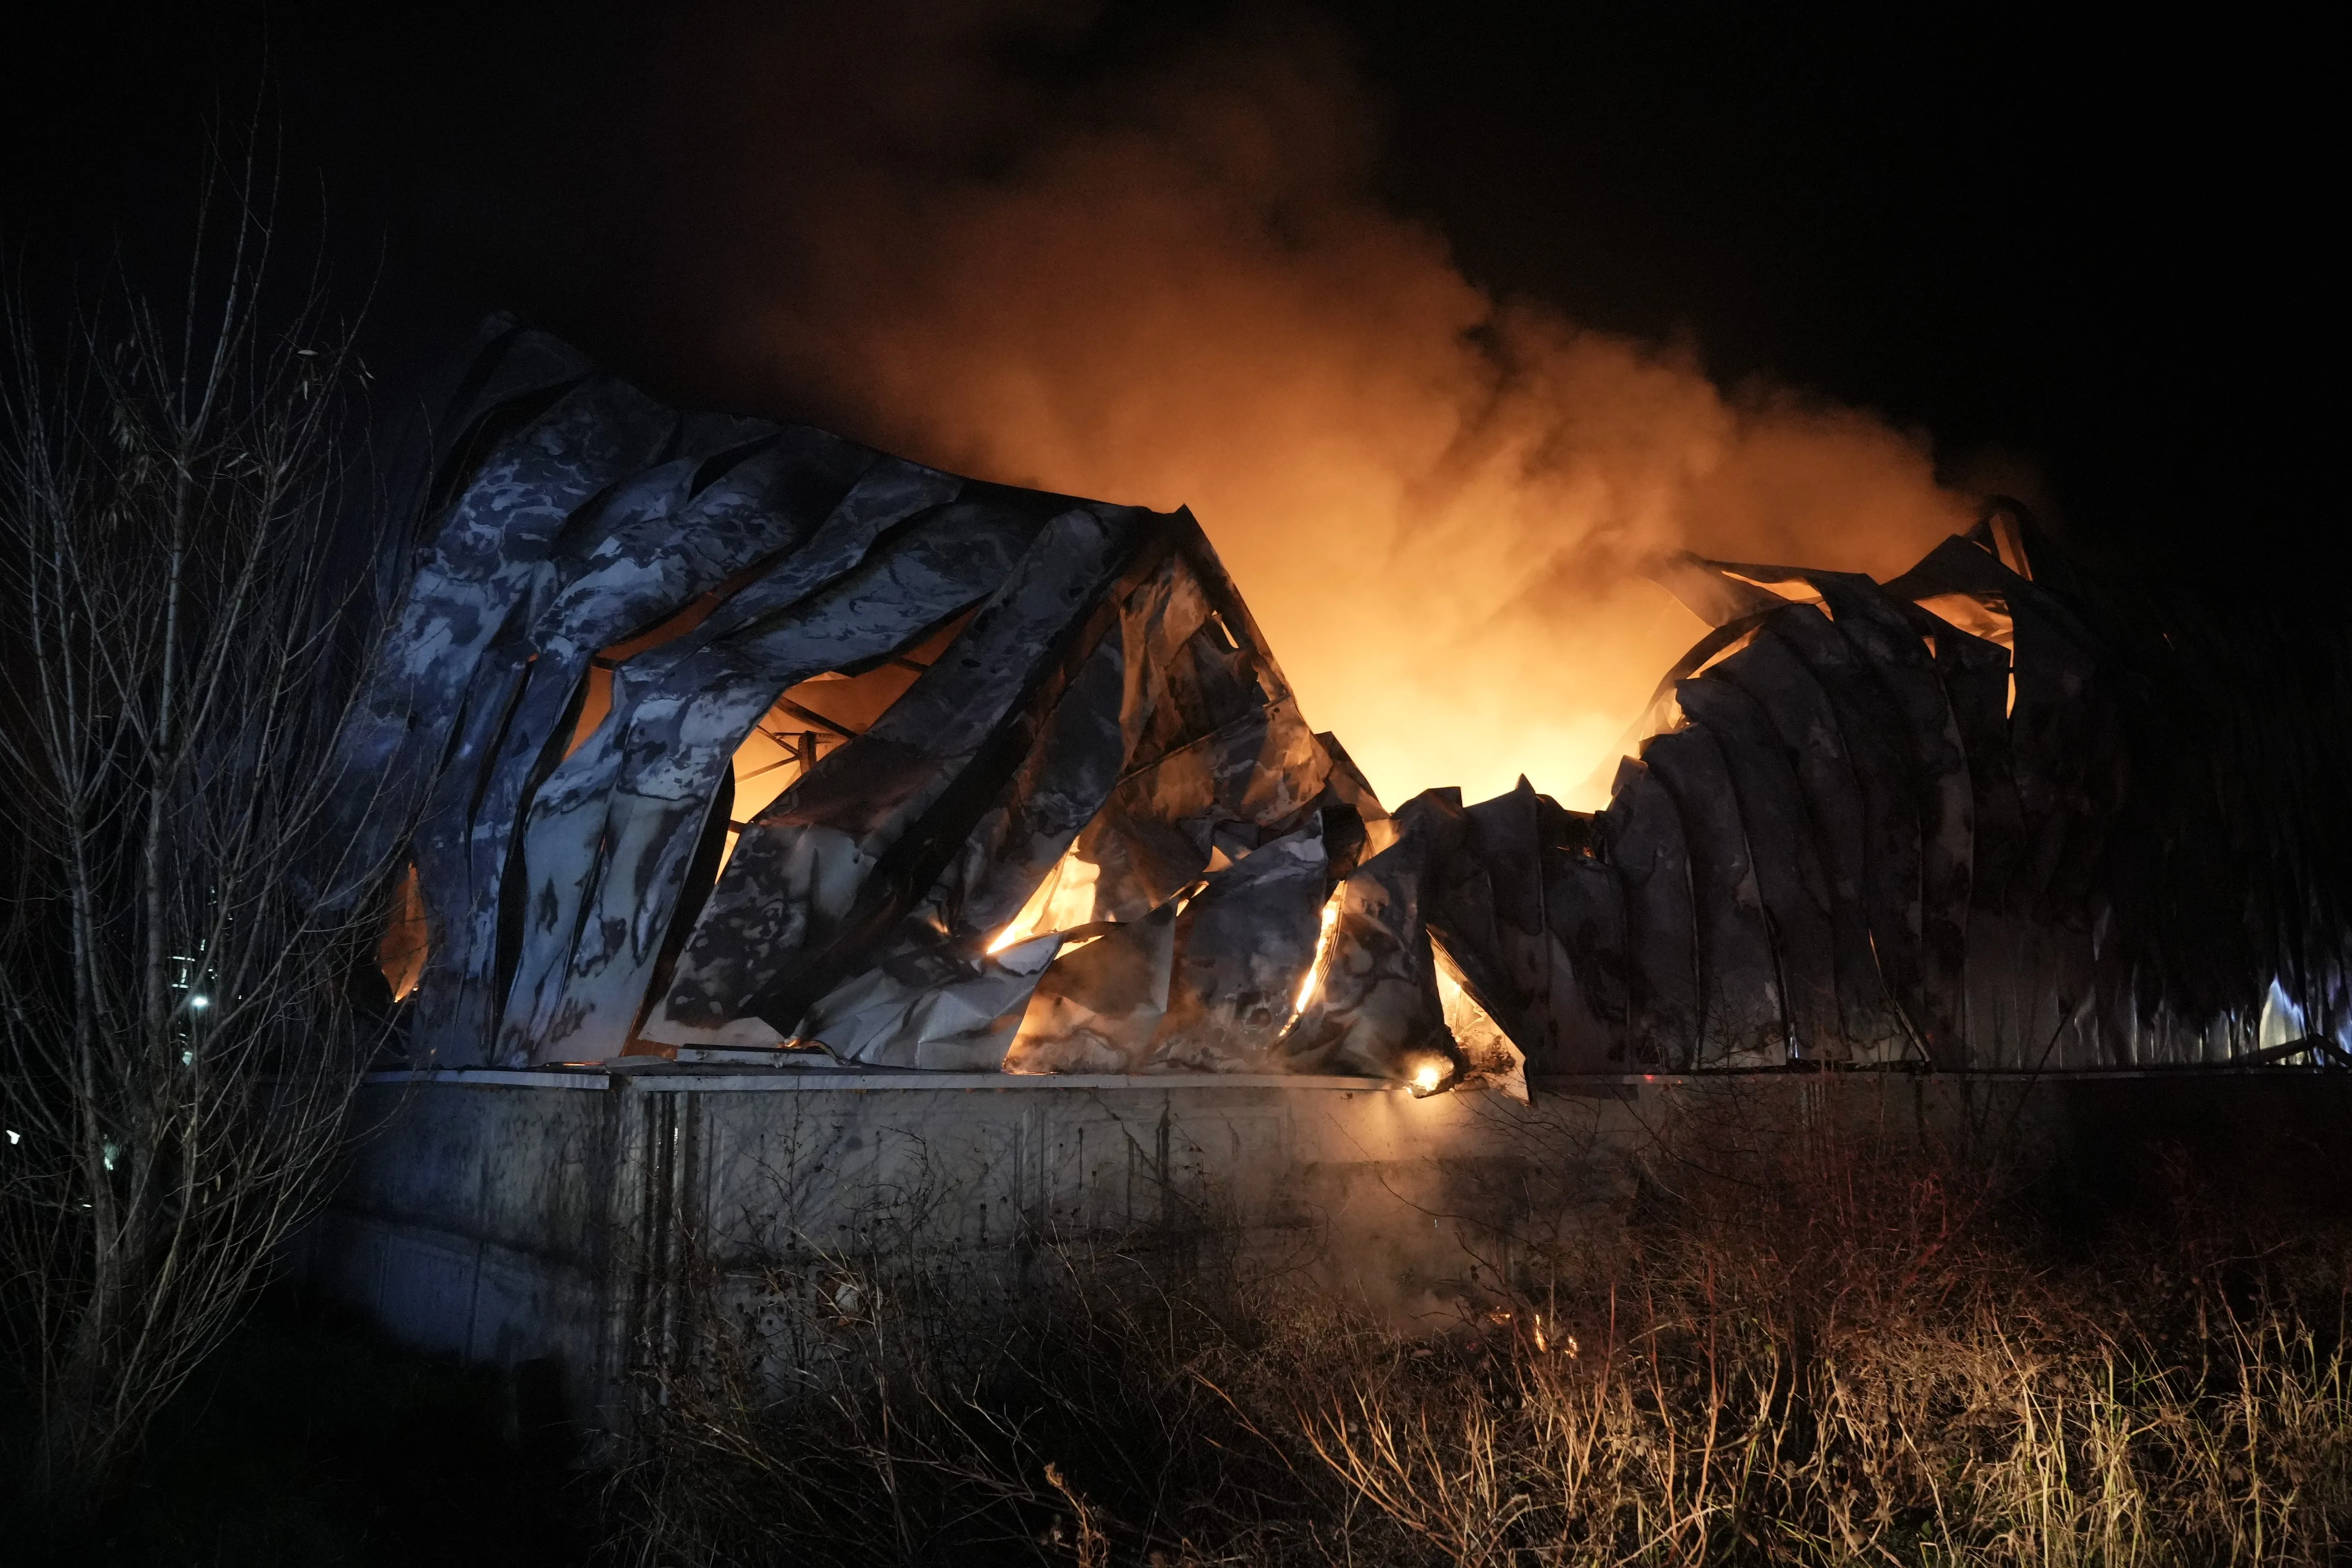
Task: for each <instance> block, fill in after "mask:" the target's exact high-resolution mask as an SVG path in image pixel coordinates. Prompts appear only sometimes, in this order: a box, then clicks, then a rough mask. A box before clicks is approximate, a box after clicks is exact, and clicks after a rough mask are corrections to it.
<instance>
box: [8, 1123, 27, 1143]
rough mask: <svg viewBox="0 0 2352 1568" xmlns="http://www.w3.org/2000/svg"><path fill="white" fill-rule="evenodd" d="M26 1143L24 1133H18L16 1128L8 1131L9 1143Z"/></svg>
mask: <svg viewBox="0 0 2352 1568" xmlns="http://www.w3.org/2000/svg"><path fill="white" fill-rule="evenodd" d="M24 1141H25V1135H24V1134H23V1133H22V1132H19V1131H16V1129H15V1128H13V1127H11V1128H10V1129H8V1142H11V1143H22V1142H24Z"/></svg>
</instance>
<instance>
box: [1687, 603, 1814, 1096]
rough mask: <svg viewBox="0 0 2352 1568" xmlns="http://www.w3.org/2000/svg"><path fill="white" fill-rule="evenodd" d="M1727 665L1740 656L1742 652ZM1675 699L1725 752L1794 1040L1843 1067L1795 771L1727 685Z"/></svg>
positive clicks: (1747, 701) (1768, 724)
mask: <svg viewBox="0 0 2352 1568" xmlns="http://www.w3.org/2000/svg"><path fill="white" fill-rule="evenodd" d="M1732 657H1733V658H1744V657H1746V650H1742V652H1741V653H1739V654H1735V655H1733V656H1732ZM1717 668H1718V669H1720V668H1722V667H1721V666H1717ZM1675 691H1676V695H1677V697H1678V699H1679V700H1680V701H1681V703H1682V706H1683V711H1684V712H1685V713H1686V714H1688V715H1689V716H1690V720H1691V722H1692V724H1693V725H1694V726H1695V727H1696V728H1699V729H1703V730H1705V731H1706V732H1707V733H1708V734H1710V735H1712V736H1714V737H1715V741H1716V743H1717V745H1718V746H1720V747H1722V748H1723V754H1724V763H1725V767H1726V771H1727V773H1728V775H1729V777H1730V780H1731V786H1732V791H1733V794H1734V795H1736V796H1737V798H1738V805H1739V816H1740V820H1741V822H1742V823H1743V824H1744V825H1745V826H1746V827H1747V830H1748V852H1749V853H1750V855H1752V856H1753V858H1754V865H1755V874H1756V881H1757V886H1758V889H1759V892H1760V894H1761V896H1762V898H1763V901H1764V908H1765V910H1766V911H1767V912H1768V914H1769V917H1770V923H1771V935H1772V946H1773V952H1774V957H1775V958H1776V960H1777V962H1778V963H1779V965H1780V990H1781V998H1782V1002H1783V1004H1784V1005H1785V1006H1786V1008H1787V1011H1788V1021H1789V1028H1790V1036H1791V1038H1792V1039H1793V1041H1794V1043H1795V1045H1796V1047H1797V1049H1798V1051H1799V1053H1800V1054H1801V1056H1802V1057H1804V1058H1807V1059H1811V1060H1832V1061H1833V1060H1839V1059H1842V1058H1843V1056H1844V1054H1845V1053H1844V1040H1843V1023H1842V1021H1841V1019H1840V1015H1839V1009H1838V995H1837V960H1836V953H1835V940H1836V939H1835V936H1834V933H1833V931H1832V926H1831V918H1830V889H1829V879H1828V877H1827V875H1826V874H1825V873H1824V872H1823V870H1822V858H1821V853H1820V849H1819V847H1818V846H1817V845H1816V843H1815V841H1814V835H1813V822H1812V816H1811V813H1809V812H1808V811H1807V810H1806V807H1805V797H1804V792H1803V790H1802V789H1801V786H1800V785H1799V784H1798V783H1797V773H1796V769H1795V767H1794V766H1793V765H1792V764H1791V763H1790V760H1789V753H1788V752H1787V750H1786V749H1785V748H1784V747H1783V746H1782V744H1781V742H1780V734H1779V732H1778V731H1776V730H1774V729H1773V727H1772V721H1771V718H1770V716H1769V714H1767V713H1766V712H1765V711H1764V710H1763V708H1762V707H1761V706H1759V704H1758V703H1757V701H1756V700H1755V699H1754V698H1752V697H1750V696H1748V693H1747V692H1746V691H1745V690H1743V689H1740V688H1739V687H1738V685H1735V684H1734V683H1733V682H1732V681H1730V680H1728V679H1719V678H1718V677H1717V676H1716V675H1715V674H1714V673H1712V672H1710V673H1709V674H1706V675H1702V676H1699V677H1698V678H1696V679H1691V680H1685V681H1684V682H1683V683H1682V685H1681V686H1679V687H1677V688H1676V689H1675Z"/></svg>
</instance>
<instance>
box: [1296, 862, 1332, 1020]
mask: <svg viewBox="0 0 2352 1568" xmlns="http://www.w3.org/2000/svg"><path fill="white" fill-rule="evenodd" d="M1339 892H1340V889H1337V888H1334V889H1331V896H1330V898H1328V900H1325V901H1324V904H1323V929H1322V930H1321V931H1318V932H1317V933H1316V936H1315V959H1314V962H1313V963H1309V964H1307V978H1306V979H1304V980H1302V981H1300V982H1299V983H1298V998H1297V1001H1295V1002H1293V1003H1291V1005H1290V1012H1291V1016H1293V1017H1296V1016H1297V1015H1299V1014H1301V1013H1304V1012H1306V1011H1307V1004H1308V1003H1309V1002H1312V1001H1314V1000H1315V993H1316V992H1317V991H1318V989H1320V988H1321V986H1322V984H1323V960H1324V958H1325V957H1326V956H1327V955H1328V953H1329V952H1330V951H1331V932H1332V931H1333V929H1334V928H1336V927H1337V926H1338V925H1339Z"/></svg>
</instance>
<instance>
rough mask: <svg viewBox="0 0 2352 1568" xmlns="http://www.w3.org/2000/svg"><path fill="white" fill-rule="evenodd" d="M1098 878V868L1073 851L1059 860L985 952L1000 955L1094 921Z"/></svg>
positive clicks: (1100, 869) (1100, 873)
mask: <svg viewBox="0 0 2352 1568" xmlns="http://www.w3.org/2000/svg"><path fill="white" fill-rule="evenodd" d="M1101 875H1102V868H1101V867H1099V866H1097V865H1096V864H1095V863H1094V862H1093V861H1091V860H1088V859H1085V858H1082V857H1081V856H1080V855H1079V854H1078V853H1077V851H1076V850H1075V849H1073V850H1072V851H1070V853H1068V854H1066V855H1065V856H1063V857H1062V858H1061V859H1060V860H1059V861H1057V862H1056V863H1055V867H1054V868H1053V869H1052V870H1050V871H1048V872H1046V873H1045V880H1044V881H1042V882H1040V883H1038V884H1037V890H1036V891H1035V892H1034V893H1031V894H1030V895H1029V901H1028V902H1027V903H1025V904H1024V905H1022V906H1021V912H1020V913H1019V914H1017V915H1015V916H1013V923H1012V924H1011V925H1009V926H1006V927H1005V928H1004V929H1003V931H999V932H997V933H996V939H995V940H994V941H992V942H990V943H989V944H988V951H989V952H990V953H991V954H992V955H993V954H996V953H1000V952H1003V951H1004V950H1005V949H1006V948H1008V947H1012V946H1013V945H1014V944H1016V943H1019V942H1027V941H1028V940H1029V939H1030V938H1031V937H1033V936H1042V935H1044V934H1045V932H1047V931H1068V930H1069V929H1070V928H1071V927H1073V926H1082V925H1084V924H1086V923H1087V921H1090V920H1092V919H1094V917H1095V883H1096V881H1097V879H1099V878H1100V877H1101Z"/></svg>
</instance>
